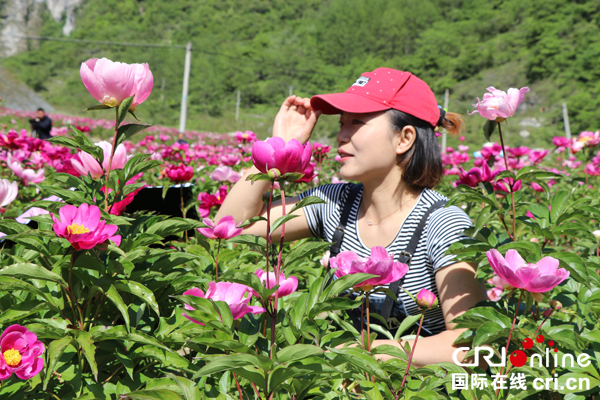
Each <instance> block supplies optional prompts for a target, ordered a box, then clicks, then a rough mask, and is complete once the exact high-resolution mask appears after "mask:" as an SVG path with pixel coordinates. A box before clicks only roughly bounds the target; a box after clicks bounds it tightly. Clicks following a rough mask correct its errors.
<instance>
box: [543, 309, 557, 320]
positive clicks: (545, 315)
mask: <svg viewBox="0 0 600 400" xmlns="http://www.w3.org/2000/svg"><path fill="white" fill-rule="evenodd" d="M552 312H554V310H553V309H551V308H546V309H545V310H544V312H543V313H542V315H543V316H544V317H546V318H548V317H549V316H550V314H552Z"/></svg>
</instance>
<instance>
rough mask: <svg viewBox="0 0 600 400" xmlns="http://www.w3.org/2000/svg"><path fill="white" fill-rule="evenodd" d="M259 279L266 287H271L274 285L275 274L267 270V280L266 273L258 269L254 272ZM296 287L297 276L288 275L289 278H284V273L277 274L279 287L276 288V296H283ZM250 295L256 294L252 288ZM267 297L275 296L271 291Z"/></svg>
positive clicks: (290, 292) (292, 291) (293, 290)
mask: <svg viewBox="0 0 600 400" xmlns="http://www.w3.org/2000/svg"><path fill="white" fill-rule="evenodd" d="M254 274H255V275H256V276H258V279H260V282H261V283H262V284H263V285H264V286H265V287H266V288H267V289H271V288H273V287H274V286H275V282H276V279H275V278H276V276H275V272H273V271H269V279H268V280H267V273H266V272H265V271H263V270H262V269H259V270H258V271H256V272H255V273H254ZM296 289H298V278H296V277H295V276H290V277H289V278H287V279H286V278H285V275H284V274H283V272H282V273H280V274H279V289H277V297H279V298H281V297H285V296H287V295H289V294H292V293H294V292H295V291H296ZM252 295H254V296H258V293H256V292H255V291H254V290H252ZM269 297H275V293H273V294H272V295H271V296H269Z"/></svg>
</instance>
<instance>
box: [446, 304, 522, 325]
mask: <svg viewBox="0 0 600 400" xmlns="http://www.w3.org/2000/svg"><path fill="white" fill-rule="evenodd" d="M487 321H494V322H496V323H497V324H498V325H500V326H501V327H502V328H510V327H511V325H512V320H511V319H510V318H509V317H507V316H506V315H504V314H501V313H500V312H498V311H497V310H495V309H493V308H492V307H476V308H472V309H470V310H467V311H466V312H465V313H463V314H461V315H459V316H458V317H456V318H454V319H453V320H452V321H451V322H453V323H456V324H457V325H456V327H455V328H457V329H460V328H468V329H477V328H479V327H480V326H481V325H482V324H483V323H485V322H487Z"/></svg>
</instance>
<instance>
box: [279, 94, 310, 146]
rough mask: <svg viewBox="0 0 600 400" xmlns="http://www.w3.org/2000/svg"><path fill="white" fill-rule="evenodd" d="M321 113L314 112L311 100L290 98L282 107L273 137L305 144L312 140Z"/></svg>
mask: <svg viewBox="0 0 600 400" xmlns="http://www.w3.org/2000/svg"><path fill="white" fill-rule="evenodd" d="M319 115H321V112H320V111H316V112H315V111H314V110H313V109H312V108H311V106H310V99H309V98H302V97H297V96H290V97H288V98H287V99H285V101H284V102H283V104H282V105H281V108H280V109H279V112H278V113H277V116H276V117H275V123H274V124H273V137H280V138H282V139H283V140H285V141H286V142H287V141H289V140H290V139H296V140H298V141H299V142H300V143H302V144H304V143H306V142H307V141H308V139H310V134H311V133H312V130H313V128H314V127H315V124H316V123H317V119H318V118H319Z"/></svg>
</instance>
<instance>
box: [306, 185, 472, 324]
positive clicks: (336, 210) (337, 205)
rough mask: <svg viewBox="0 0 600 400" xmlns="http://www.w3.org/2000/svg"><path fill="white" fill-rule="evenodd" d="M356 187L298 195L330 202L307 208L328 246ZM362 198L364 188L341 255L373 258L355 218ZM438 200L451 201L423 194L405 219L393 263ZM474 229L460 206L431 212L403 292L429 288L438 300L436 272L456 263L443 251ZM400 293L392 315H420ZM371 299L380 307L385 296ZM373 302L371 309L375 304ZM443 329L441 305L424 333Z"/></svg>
mask: <svg viewBox="0 0 600 400" xmlns="http://www.w3.org/2000/svg"><path fill="white" fill-rule="evenodd" d="M353 185H354V184H329V185H324V186H319V187H316V188H313V189H310V190H308V191H306V192H304V193H302V194H300V196H299V197H300V199H303V198H305V197H307V196H317V197H319V198H321V199H322V200H324V201H326V204H313V205H309V206H307V207H304V208H303V210H304V214H305V216H306V219H307V221H308V226H309V228H310V230H311V232H312V234H313V235H314V236H315V237H318V238H321V239H323V240H326V241H328V242H332V241H333V234H334V231H335V228H336V227H337V225H338V223H339V221H340V216H341V212H342V209H343V207H344V204H345V202H346V199H347V197H348V196H349V193H350V192H351V189H352V186H353ZM361 200H362V189H361V190H360V192H359V194H358V196H357V197H356V198H355V199H353V204H352V210H351V212H350V216H349V218H348V223H347V224H346V229H345V233H344V240H343V242H342V246H341V249H340V251H353V252H354V253H356V254H358V255H359V256H360V257H369V256H370V254H371V249H370V248H368V247H367V246H365V244H364V243H363V242H362V240H361V238H360V235H359V232H358V228H357V220H358V218H357V216H358V210H359V207H360V203H361ZM438 200H448V199H447V198H446V197H444V196H443V195H441V194H440V193H438V192H436V191H435V190H431V189H423V190H422V192H421V194H420V196H419V199H418V201H417V203H416V204H415V206H414V207H413V209H412V210H411V211H410V213H409V214H408V216H407V217H406V219H405V221H404V223H403V224H402V226H401V227H400V230H399V231H398V234H397V235H396V238H395V239H394V240H393V241H392V243H391V244H389V245H388V246H387V247H386V248H385V249H386V251H387V252H388V254H394V259H395V260H398V256H397V255H398V254H399V253H400V251H401V250H404V249H405V248H406V246H407V245H408V242H409V241H410V239H411V237H412V235H413V233H414V230H415V229H416V228H417V225H418V224H419V221H420V220H421V218H422V216H423V215H424V213H425V212H426V211H427V210H428V209H429V207H430V206H431V205H432V204H433V203H435V202H437V201H438ZM471 226H472V223H471V219H470V218H469V217H468V216H467V214H466V213H465V212H464V211H463V210H461V209H460V208H458V207H456V206H450V207H444V208H440V209H437V210H435V211H434V212H432V213H431V214H430V215H429V217H428V219H427V222H426V224H425V228H424V229H423V232H422V234H421V238H420V240H419V244H418V245H417V249H416V251H415V254H414V255H413V258H412V262H411V264H410V269H409V271H408V273H407V274H406V277H405V280H404V284H403V288H404V289H406V290H408V291H409V292H410V293H412V294H413V295H414V296H415V297H416V295H417V293H418V292H419V290H421V288H425V289H428V290H430V291H431V292H433V293H434V294H435V295H436V296H437V297H438V298H439V293H438V290H437V285H436V282H435V273H436V272H437V271H438V270H439V269H440V268H443V267H446V266H448V265H452V264H454V263H455V262H456V261H454V258H455V256H454V255H446V254H445V253H446V251H447V250H448V248H449V247H450V245H451V244H452V243H454V242H456V241H458V240H461V239H464V238H465V236H464V235H463V233H462V232H463V231H464V230H465V229H466V228H469V227H471ZM386 286H389V285H386ZM398 294H399V296H398V298H399V301H398V303H397V304H395V309H394V311H392V315H395V314H397V313H398V312H400V313H404V315H406V314H408V315H417V314H419V313H420V309H419V306H418V305H417V304H416V303H415V302H414V301H413V300H412V299H411V298H410V296H408V295H407V294H406V293H404V292H403V291H402V290H400V291H399V293H398ZM370 297H371V299H372V301H373V302H375V303H376V304H377V303H379V304H382V303H383V301H384V299H385V294H384V293H374V294H372V295H371V296H370ZM371 304H372V305H373V303H371ZM445 329H446V326H445V323H444V315H443V313H442V309H441V308H440V307H438V308H435V309H433V310H429V311H427V312H426V313H425V319H424V321H423V330H424V331H425V332H429V333H430V334H436V333H439V332H441V331H444V330H445Z"/></svg>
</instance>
